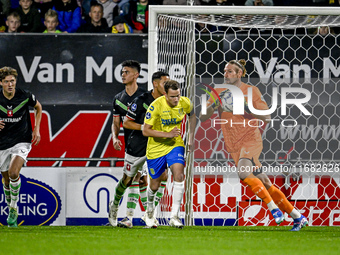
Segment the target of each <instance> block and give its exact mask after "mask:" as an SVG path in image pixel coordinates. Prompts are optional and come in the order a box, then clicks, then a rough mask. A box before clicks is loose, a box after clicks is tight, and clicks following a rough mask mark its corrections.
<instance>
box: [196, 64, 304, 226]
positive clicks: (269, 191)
mask: <svg viewBox="0 0 340 255" xmlns="http://www.w3.org/2000/svg"><path fill="white" fill-rule="evenodd" d="M245 64H246V61H245V60H243V59H242V60H239V61H236V60H232V61H229V62H228V63H227V64H226V65H225V68H224V83H225V84H229V85H233V86H236V87H238V88H239V89H240V90H241V91H242V92H243V94H244V95H245V97H246V100H245V111H246V112H247V113H246V114H244V115H233V113H232V112H230V111H223V109H222V107H221V106H220V104H219V101H217V102H216V103H215V102H214V99H213V98H210V99H209V100H208V102H207V114H205V115H203V114H201V115H200V120H201V121H202V122H203V121H206V120H207V119H209V118H210V117H211V115H212V114H213V113H214V111H215V110H217V109H218V111H219V113H220V118H221V119H224V120H226V122H225V124H222V125H221V128H222V133H223V137H224V142H225V145H226V148H227V150H228V152H229V153H230V154H231V156H232V158H233V160H234V161H235V164H236V166H237V170H238V175H239V177H240V179H241V180H242V181H243V182H244V183H246V184H247V185H248V187H249V188H250V189H251V190H252V191H253V192H254V194H256V195H257V196H258V197H259V198H261V199H262V200H263V201H264V202H265V203H266V204H267V206H268V209H269V210H270V212H271V214H272V215H273V217H274V220H275V222H276V223H277V224H278V225H279V224H280V223H281V222H283V221H284V215H283V213H282V211H284V212H286V213H288V214H289V215H290V216H291V217H292V218H293V219H294V226H293V228H292V229H291V230H292V231H299V230H300V229H301V228H303V227H304V226H306V225H307V224H308V221H307V219H306V217H305V216H303V215H301V214H300V212H299V211H297V210H296V209H295V208H294V207H293V206H292V205H291V203H290V202H289V201H288V200H287V198H286V196H285V195H284V194H283V193H282V192H281V191H280V190H279V189H278V188H276V187H275V186H274V185H273V184H272V183H271V181H270V180H269V178H268V176H267V175H266V174H265V173H262V171H261V163H260V161H259V156H260V154H261V152H262V148H263V146H262V137H261V133H260V130H259V128H258V125H257V124H256V122H258V120H261V121H263V122H267V123H268V122H269V121H270V119H271V117H270V115H256V114H253V113H250V112H249V109H248V104H247V102H248V101H247V100H248V97H247V93H248V88H251V89H252V103H253V106H254V108H255V109H258V110H266V109H268V105H267V103H266V102H265V101H264V99H263V97H262V95H261V92H260V90H259V89H258V88H257V87H255V86H251V85H248V84H245V83H244V82H242V81H241V77H244V75H245V74H246V69H245ZM216 92H217V93H218V94H219V96H220V98H221V97H223V96H224V94H225V93H226V92H227V89H226V88H216ZM224 108H225V107H224ZM231 110H232V109H231ZM254 119H258V120H257V121H256V120H254ZM249 120H252V122H251V123H252V124H251V125H249V124H248V123H249V122H248V121H249ZM232 123H234V124H232ZM254 169H255V171H253V170H254Z"/></svg>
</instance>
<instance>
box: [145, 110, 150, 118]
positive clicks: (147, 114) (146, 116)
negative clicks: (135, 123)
mask: <svg viewBox="0 0 340 255" xmlns="http://www.w3.org/2000/svg"><path fill="white" fill-rule="evenodd" d="M145 118H146V119H147V120H148V119H150V118H151V113H150V112H147V113H146V115H145Z"/></svg>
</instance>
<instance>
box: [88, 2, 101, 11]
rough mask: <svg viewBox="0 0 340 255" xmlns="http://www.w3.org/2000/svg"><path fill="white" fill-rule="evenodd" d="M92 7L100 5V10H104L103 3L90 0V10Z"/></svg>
mask: <svg viewBox="0 0 340 255" xmlns="http://www.w3.org/2000/svg"><path fill="white" fill-rule="evenodd" d="M92 7H100V9H102V11H104V7H103V5H102V4H100V3H98V2H95V1H91V5H90V10H92Z"/></svg>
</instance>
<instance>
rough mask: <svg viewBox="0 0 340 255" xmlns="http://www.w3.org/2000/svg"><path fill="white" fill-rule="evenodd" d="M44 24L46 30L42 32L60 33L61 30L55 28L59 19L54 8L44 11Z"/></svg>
mask: <svg viewBox="0 0 340 255" xmlns="http://www.w3.org/2000/svg"><path fill="white" fill-rule="evenodd" d="M44 24H45V26H46V30H45V31H44V33H61V31H60V30H58V29H57V26H58V25H59V21H58V13H57V12H56V11H55V10H52V9H49V10H48V11H47V12H46V13H45V21H44Z"/></svg>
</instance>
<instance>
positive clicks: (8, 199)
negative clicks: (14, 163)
mask: <svg viewBox="0 0 340 255" xmlns="http://www.w3.org/2000/svg"><path fill="white" fill-rule="evenodd" d="M2 187H3V189H4V194H5V198H6V202H7V205H8V206H9V205H10V204H11V189H10V188H9V187H7V186H6V185H5V183H4V181H2Z"/></svg>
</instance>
